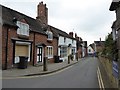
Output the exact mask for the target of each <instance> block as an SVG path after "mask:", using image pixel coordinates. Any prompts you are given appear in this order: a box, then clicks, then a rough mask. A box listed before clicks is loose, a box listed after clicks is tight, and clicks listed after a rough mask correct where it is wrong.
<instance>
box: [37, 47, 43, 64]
mask: <svg viewBox="0 0 120 90" xmlns="http://www.w3.org/2000/svg"><path fill="white" fill-rule="evenodd" d="M42 54H43V50H42V47H38V48H37V62H38V63H39V62H42V59H43V55H42Z"/></svg>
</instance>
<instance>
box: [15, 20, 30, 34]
mask: <svg viewBox="0 0 120 90" xmlns="http://www.w3.org/2000/svg"><path fill="white" fill-rule="evenodd" d="M17 26H18V27H19V28H18V29H17V34H20V35H26V36H29V25H28V24H26V23H23V22H20V21H17Z"/></svg>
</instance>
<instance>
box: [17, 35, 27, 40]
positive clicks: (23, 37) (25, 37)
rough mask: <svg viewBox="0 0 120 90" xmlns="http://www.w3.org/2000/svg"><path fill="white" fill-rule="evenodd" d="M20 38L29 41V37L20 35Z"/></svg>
mask: <svg viewBox="0 0 120 90" xmlns="http://www.w3.org/2000/svg"><path fill="white" fill-rule="evenodd" d="M18 38H21V39H29V36H26V35H20V34H18Z"/></svg>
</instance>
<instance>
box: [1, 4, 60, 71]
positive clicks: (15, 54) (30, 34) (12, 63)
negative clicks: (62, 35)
mask: <svg viewBox="0 0 120 90" xmlns="http://www.w3.org/2000/svg"><path fill="white" fill-rule="evenodd" d="M0 7H1V8H2V69H7V68H12V67H16V65H17V63H19V60H20V58H19V56H27V57H28V62H29V65H36V64H39V63H42V62H43V57H45V56H47V57H48V61H49V62H54V55H57V48H58V47H57V46H58V41H57V40H58V37H57V36H55V35H53V34H52V32H51V30H50V28H49V27H48V26H47V21H48V18H47V7H46V5H45V4H43V2H41V3H39V5H38V16H37V19H33V18H31V17H29V16H27V15H24V14H22V13H20V12H17V11H15V10H12V9H10V8H7V7H4V6H2V5H0Z"/></svg>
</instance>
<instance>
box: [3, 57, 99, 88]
mask: <svg viewBox="0 0 120 90" xmlns="http://www.w3.org/2000/svg"><path fill="white" fill-rule="evenodd" d="M97 67H98V60H97V59H96V58H92V57H90V58H86V59H83V60H81V61H79V62H78V63H77V64H75V65H73V66H71V67H68V68H66V69H64V70H62V71H59V72H57V73H52V74H48V75H43V76H29V77H28V76H27V77H22V78H20V77H19V78H14V79H3V88H99V84H98V77H97Z"/></svg>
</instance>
